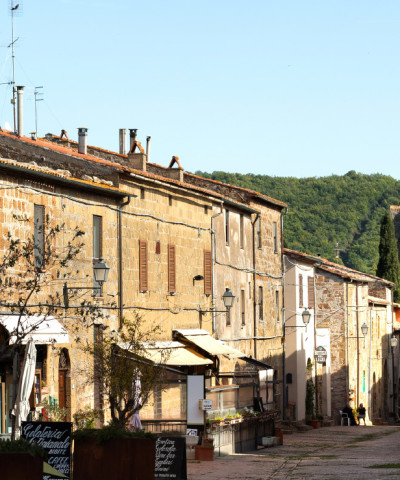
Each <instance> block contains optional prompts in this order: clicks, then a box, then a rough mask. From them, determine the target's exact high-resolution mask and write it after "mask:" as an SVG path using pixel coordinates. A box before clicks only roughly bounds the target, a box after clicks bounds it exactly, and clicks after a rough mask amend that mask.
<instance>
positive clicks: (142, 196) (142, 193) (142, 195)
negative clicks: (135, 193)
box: [140, 187, 145, 200]
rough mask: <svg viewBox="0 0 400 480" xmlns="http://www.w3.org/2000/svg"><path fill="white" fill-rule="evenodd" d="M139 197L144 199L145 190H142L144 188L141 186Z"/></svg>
mask: <svg viewBox="0 0 400 480" xmlns="http://www.w3.org/2000/svg"><path fill="white" fill-rule="evenodd" d="M140 199H141V200H144V199H145V191H144V188H143V187H142V188H141V189H140Z"/></svg>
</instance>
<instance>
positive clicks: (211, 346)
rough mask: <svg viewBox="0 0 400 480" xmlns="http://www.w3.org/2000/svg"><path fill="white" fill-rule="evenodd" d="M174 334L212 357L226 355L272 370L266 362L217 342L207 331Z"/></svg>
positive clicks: (186, 331) (176, 332)
mask: <svg viewBox="0 0 400 480" xmlns="http://www.w3.org/2000/svg"><path fill="white" fill-rule="evenodd" d="M174 334H175V336H176V337H177V338H178V339H179V340H180V339H182V340H183V341H185V340H186V341H188V342H191V343H193V344H194V345H196V346H197V347H199V348H201V349H202V350H204V351H205V352H207V353H209V354H210V355H225V356H226V357H228V358H230V359H235V358H238V359H239V360H243V361H245V362H248V363H251V364H252V365H255V366H256V367H259V368H263V369H270V368H272V367H270V366H269V365H267V364H266V363H264V362H261V361H259V360H256V359H254V358H252V357H249V356H248V355H246V354H245V353H243V352H241V351H240V350H236V349H235V348H232V347H229V346H228V345H225V343H223V342H222V341H221V340H216V339H215V338H213V337H212V336H211V335H210V334H209V333H208V332H207V331H206V330H200V329H194V330H174Z"/></svg>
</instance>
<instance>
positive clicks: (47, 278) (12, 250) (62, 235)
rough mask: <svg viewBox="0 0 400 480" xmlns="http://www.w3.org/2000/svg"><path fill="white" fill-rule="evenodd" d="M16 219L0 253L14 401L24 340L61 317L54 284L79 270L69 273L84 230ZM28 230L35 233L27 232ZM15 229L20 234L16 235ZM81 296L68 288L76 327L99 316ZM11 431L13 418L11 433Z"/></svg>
mask: <svg viewBox="0 0 400 480" xmlns="http://www.w3.org/2000/svg"><path fill="white" fill-rule="evenodd" d="M14 220H15V225H13V227H12V230H11V231H8V232H7V234H6V238H5V242H4V243H3V245H4V249H3V252H2V256H1V257H0V289H1V299H0V305H1V307H2V309H3V311H4V310H5V311H7V312H9V314H12V315H13V317H14V322H13V325H12V326H11V327H10V326H9V325H8V329H7V330H6V329H5V327H4V326H3V325H2V324H1V323H0V359H2V358H6V359H10V358H15V357H16V358H15V359H16V361H15V362H14V365H17V366H18V367H17V371H14V389H13V390H14V392H15V394H14V398H13V399H12V403H14V400H15V397H16V390H17V384H18V377H19V376H20V368H21V365H20V358H21V356H22V355H23V353H24V348H25V346H24V344H25V343H26V341H27V338H29V337H30V335H31V334H33V333H34V332H35V331H36V330H38V329H39V328H40V326H41V325H42V324H43V323H44V322H46V320H47V319H48V318H49V317H50V316H57V317H58V318H60V315H58V314H59V312H60V311H61V312H62V313H63V315H64V313H65V308H64V304H63V295H62V289H61V288H57V286H60V287H61V285H62V283H63V281H65V280H66V279H68V278H70V277H71V276H74V277H76V276H77V275H78V274H79V270H76V269H75V270H74V271H73V273H72V267H73V266H74V264H75V263H76V261H77V260H78V256H79V254H80V252H81V251H82V248H83V246H84V243H83V241H82V237H83V235H84V232H83V231H82V230H80V229H79V228H75V229H73V230H67V229H66V227H65V226H64V225H55V224H54V223H52V222H51V221H50V218H49V216H46V217H45V219H44V221H43V224H42V225H35V226H34V227H35V228H34V229H32V223H31V221H30V219H29V218H27V217H26V216H24V217H23V216H18V215H14ZM32 230H34V233H33V234H31V233H30V232H31V231H32ZM13 232H17V233H18V238H16V236H15V234H13ZM38 238H39V239H40V241H38ZM83 295H84V294H83ZM81 296H82V293H78V291H75V292H74V291H73V292H71V300H73V299H75V300H77V299H79V303H78V304H77V305H75V306H74V307H73V308H71V309H70V311H69V313H71V314H72V315H73V314H74V313H75V314H77V315H79V318H80V322H77V324H78V325H79V327H77V328H80V329H82V324H83V323H84V322H85V320H88V319H89V318H91V319H92V320H93V318H94V317H96V316H103V312H102V311H99V310H98V309H97V307H96V305H93V304H92V303H91V302H87V301H85V299H84V298H83V299H82V298H81ZM82 318H83V322H82ZM70 327H71V325H70ZM71 330H73V328H69V332H70V333H71ZM15 434H16V430H15V422H14V421H13V428H12V438H15Z"/></svg>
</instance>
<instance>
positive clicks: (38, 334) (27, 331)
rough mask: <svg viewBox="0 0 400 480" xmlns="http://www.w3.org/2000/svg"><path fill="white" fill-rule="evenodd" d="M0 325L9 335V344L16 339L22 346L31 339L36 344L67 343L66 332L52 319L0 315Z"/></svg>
mask: <svg viewBox="0 0 400 480" xmlns="http://www.w3.org/2000/svg"><path fill="white" fill-rule="evenodd" d="M0 325H3V327H4V328H5V329H6V330H7V331H8V333H9V334H10V343H15V341H16V339H17V337H19V338H22V341H21V343H22V344H23V345H25V344H26V343H28V341H29V340H30V339H31V338H32V340H33V341H34V343H37V344H52V343H69V337H68V332H67V330H66V329H65V328H64V327H63V326H62V325H61V323H60V322H59V321H58V320H56V319H55V318H54V317H44V316H34V315H32V316H29V315H23V316H21V317H20V316H19V315H0Z"/></svg>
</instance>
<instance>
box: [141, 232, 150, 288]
mask: <svg viewBox="0 0 400 480" xmlns="http://www.w3.org/2000/svg"><path fill="white" fill-rule="evenodd" d="M148 289H149V285H148V273H147V242H145V241H143V240H139V290H140V291H141V292H146V291H147V290H148Z"/></svg>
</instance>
